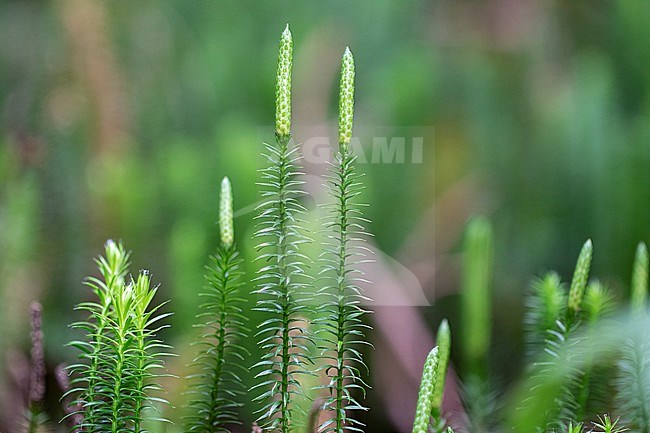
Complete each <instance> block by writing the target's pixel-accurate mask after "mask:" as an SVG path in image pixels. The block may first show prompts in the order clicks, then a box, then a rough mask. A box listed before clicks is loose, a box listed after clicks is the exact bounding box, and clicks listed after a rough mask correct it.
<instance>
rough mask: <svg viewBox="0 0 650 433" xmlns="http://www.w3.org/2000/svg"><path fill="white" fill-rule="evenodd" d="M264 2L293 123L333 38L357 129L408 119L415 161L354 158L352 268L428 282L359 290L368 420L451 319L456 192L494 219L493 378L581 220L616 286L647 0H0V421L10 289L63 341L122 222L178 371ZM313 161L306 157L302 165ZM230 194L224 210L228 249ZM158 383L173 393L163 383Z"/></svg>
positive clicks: (244, 202)
mask: <svg viewBox="0 0 650 433" xmlns="http://www.w3.org/2000/svg"><path fill="white" fill-rule="evenodd" d="M287 22H289V23H290V24H291V29H292V31H293V35H294V42H295V47H296V48H295V57H294V63H295V66H294V125H295V128H296V138H297V139H299V140H300V141H303V142H308V141H309V139H310V138H313V137H315V136H323V135H324V136H328V135H331V136H334V134H335V131H336V103H337V101H336V87H337V83H338V69H339V66H338V65H339V59H340V56H341V54H342V53H343V50H344V48H345V46H346V45H350V46H351V48H352V50H353V52H354V54H355V58H356V64H357V102H356V127H357V131H359V134H360V136H361V142H362V143H363V144H364V145H365V146H366V149H370V148H369V147H367V146H371V144H370V145H369V144H368V143H371V138H372V137H374V136H377V135H384V136H385V135H394V136H403V137H407V143H408V142H409V140H410V138H412V137H414V136H420V137H422V138H423V143H424V148H423V153H422V156H423V158H422V163H415V164H414V163H411V162H409V158H408V157H407V161H406V162H405V163H389V162H385V163H374V164H373V163H368V164H361V165H360V170H361V171H362V172H365V173H366V178H365V179H366V182H367V189H366V191H365V196H364V200H365V201H366V202H368V203H370V206H369V207H368V209H367V216H368V217H369V218H370V219H371V220H372V223H371V224H370V227H369V229H370V231H371V232H373V233H374V234H375V239H374V242H375V243H376V246H377V249H378V250H380V251H382V252H383V253H385V254H386V256H385V257H384V256H382V258H381V259H380V260H378V265H377V268H379V271H378V272H377V273H376V274H375V275H370V277H371V279H372V277H373V276H374V278H375V279H377V280H379V281H376V283H378V284H379V286H382V287H383V286H385V287H386V290H388V291H390V290H392V288H393V286H392V285H393V283H394V282H395V281H397V282H396V283H395V284H396V286H395V290H397V291H399V290H403V289H405V288H404V287H399V282H400V281H401V282H402V286H403V285H405V284H410V283H409V282H416V283H417V284H416V286H417V287H416V288H415V291H418V290H420V287H421V292H422V293H423V294H424V295H425V296H426V298H427V299H428V301H429V302H430V303H431V304H433V306H432V307H423V306H410V305H408V304H409V302H405V303H404V305H401V304H400V305H398V304H399V303H397V302H396V303H395V305H390V304H391V303H390V302H388V303H384V304H385V305H380V306H377V314H376V315H375V316H374V318H373V326H374V327H375V331H374V333H373V334H372V335H371V339H372V341H373V343H374V344H375V346H376V350H375V351H374V352H373V353H372V354H369V355H368V356H369V357H370V358H369V359H370V364H371V367H372V372H373V374H372V377H371V378H370V381H371V383H372V384H373V387H374V388H373V391H371V394H370V396H369V400H368V402H369V405H370V407H371V411H370V412H369V413H368V415H367V419H366V421H367V422H368V423H369V428H368V430H369V431H382V432H390V431H400V432H401V431H406V430H407V427H406V426H407V425H408V423H409V422H410V420H412V412H413V410H414V409H413V408H414V401H415V395H414V393H415V392H416V391H415V390H416V386H417V379H418V377H417V376H418V375H419V369H420V368H421V365H422V363H423V362H424V355H425V354H426V352H427V351H428V350H429V348H430V344H431V342H432V337H431V330H433V329H435V327H437V324H438V321H439V319H440V318H441V317H443V316H446V317H450V319H451V324H452V330H454V332H456V327H457V326H458V324H457V323H458V320H457V316H458V307H457V305H458V302H457V291H458V287H459V284H460V283H459V282H460V278H459V264H460V258H459V254H458V252H459V245H460V240H461V238H462V231H463V227H464V225H465V223H466V221H467V219H468V217H469V216H471V215H472V214H475V213H483V214H485V215H487V216H488V217H489V218H490V219H491V221H492V223H493V225H494V228H495V245H496V256H495V266H496V269H495V283H494V290H495V294H494V304H493V310H494V322H495V324H496V325H495V326H494V329H495V331H494V333H495V335H494V345H493V350H492V352H493V353H492V358H493V362H492V364H493V367H492V370H493V371H492V373H493V374H494V376H495V377H496V378H497V380H498V381H500V382H503V383H508V382H510V381H512V380H513V379H514V378H515V377H516V373H517V371H518V370H517V368H518V367H517V365H518V363H519V360H520V359H521V356H522V347H521V346H522V344H521V329H520V325H519V323H520V318H521V311H522V307H523V301H522V300H523V296H524V294H525V292H526V289H527V285H528V281H529V280H530V278H531V277H532V276H534V275H539V274H541V273H542V272H543V271H545V270H547V269H556V270H558V271H559V272H560V273H561V274H562V275H563V276H564V277H565V278H568V276H569V274H570V272H571V270H572V268H573V266H574V263H575V257H576V256H577V253H578V251H579V248H580V246H581V245H582V242H584V240H585V239H587V238H592V239H593V241H594V245H595V256H594V265H593V271H594V273H595V274H596V275H597V276H599V277H600V278H601V279H602V280H604V281H606V282H607V283H608V284H609V285H610V286H611V287H612V288H613V290H614V291H615V292H617V293H618V294H619V296H624V295H625V294H626V290H627V289H626V286H627V284H628V282H629V274H630V268H631V262H632V257H633V254H634V250H635V246H636V243H637V242H638V241H640V240H646V241H647V240H650V224H649V217H650V178H649V171H648V168H649V167H650V146H649V144H650V73H649V72H648V71H650V3H649V2H647V1H641V0H627V1H621V2H614V1H592V2H563V1H541V2H540V1H534V0H526V1H521V0H489V1H482V2H476V1H469V0H456V1H451V0H449V1H415V0H413V1H408V0H406V1H386V0H375V1H373V2H364V3H361V2H289V1H274V2H228V1H215V0H194V1H189V2H172V1H153V0H147V1H138V2H117V1H105V2H99V1H91V0H57V1H35V0H19V1H7V0H2V1H0V70H1V74H0V104H1V105H0V122H1V123H0V124H1V125H2V126H1V127H2V129H1V130H2V135H1V136H0V317H1V319H0V320H1V322H0V329H2V332H0V368H2V371H3V373H2V375H1V377H2V379H0V428H2V426H4V431H9V432H11V429H10V427H8V426H9V425H10V423H11V422H13V418H12V416H14V414H15V413H16V411H15V409H16V407H17V405H18V404H19V403H20V399H17V398H16V396H17V395H19V396H23V397H24V393H25V389H26V388H25V383H24V378H25V374H26V373H25V371H24V370H25V369H26V366H25V356H26V353H27V351H28V349H29V340H28V313H27V312H28V307H27V306H28V304H29V302H30V301H31V300H32V299H40V300H41V301H42V302H43V304H44V315H45V317H44V319H45V333H46V339H47V341H46V343H47V346H46V353H47V362H48V367H49V369H51V370H53V369H54V367H55V366H56V365H57V364H59V363H61V362H71V361H72V360H73V359H74V353H73V352H71V351H70V350H68V349H67V348H65V347H64V344H65V343H66V342H67V341H69V340H70V339H71V337H72V335H71V333H70V331H69V329H68V328H67V324H68V323H69V322H71V321H72V320H74V319H76V318H78V317H79V316H78V315H77V314H76V313H74V312H73V305H74V304H75V303H77V302H79V301H82V300H85V299H88V296H89V291H88V289H86V288H84V286H83V284H82V281H83V279H84V277H85V276H86V275H89V274H93V273H94V264H93V261H92V257H95V256H96V255H97V254H99V252H100V251H101V247H102V244H103V242H104V241H105V240H106V239H108V238H113V239H122V240H124V242H125V244H126V246H127V247H128V248H129V249H131V250H133V268H134V269H138V268H148V269H150V270H151V271H152V272H153V274H154V278H155V280H156V281H158V282H160V283H161V294H162V295H161V299H160V300H164V299H171V301H172V302H171V304H170V307H169V308H171V309H172V310H174V311H175V313H176V314H175V316H174V317H173V319H172V328H171V329H170V330H168V331H167V332H166V334H165V338H166V339H167V341H169V342H170V343H172V344H173V345H174V346H175V347H176V351H177V352H178V353H179V354H180V355H181V356H179V358H178V359H174V360H172V361H170V368H171V369H172V371H173V373H175V374H177V375H181V376H182V375H183V374H184V365H185V363H186V362H188V361H189V360H191V356H192V353H193V349H190V348H189V341H190V340H191V338H192V336H193V333H194V331H193V330H192V326H191V325H192V323H193V317H194V314H195V312H196V308H197V306H198V299H197V297H196V293H197V291H198V290H200V289H201V287H202V285H203V267H204V265H205V263H207V256H208V254H210V253H211V252H213V251H214V249H215V247H216V245H217V237H218V234H217V231H216V224H215V221H216V219H217V217H216V213H217V203H218V197H217V191H218V185H219V182H220V179H221V177H223V176H224V175H228V176H229V177H230V178H231V180H232V182H233V187H234V193H235V207H236V208H237V209H245V208H247V207H248V206H250V205H254V204H255V203H256V202H257V200H258V199H259V196H258V192H257V187H256V185H255V182H256V181H257V180H258V179H259V176H258V173H257V170H258V169H259V168H261V167H262V166H263V164H264V161H263V159H262V158H261V157H260V152H261V150H262V141H263V140H272V139H273V136H272V125H273V113H274V106H273V104H274V78H275V66H276V55H277V41H278V38H279V35H280V33H281V31H282V29H283V28H284V26H285V23H287ZM377 131H381V132H379V133H378V132H377ZM407 149H408V147H407ZM316 165H317V164H312V165H307V167H306V172H307V173H308V174H309V175H312V176H318V175H320V174H322V173H321V171H322V167H321V168H319V167H317V166H316ZM308 186H309V183H308ZM322 198H323V197H318V195H317V194H316V199H315V200H316V201H322V200H321V199H322ZM253 216H254V214H253V213H250V212H246V211H245V210H244V211H242V212H240V213H239V217H238V218H237V219H236V221H235V224H236V230H237V234H238V244H239V246H240V248H241V250H242V252H243V254H244V256H245V258H246V259H247V261H249V262H250V259H252V257H253V256H254V250H253V246H254V244H253V242H252V240H251V234H252V231H253V228H254V221H253ZM388 257H392V258H393V259H394V260H395V262H394V263H393V262H392V261H390V260H389V259H388ZM389 262H390V263H393V264H392V265H388V264H387V263H389ZM397 263H399V264H400V265H397ZM397 268H399V269H397ZM254 271H255V270H254V267H253V266H250V267H249V268H248V269H247V272H248V276H249V277H252V276H253V275H254ZM405 272H406V273H408V275H410V276H412V277H413V278H411V279H408V278H407V279H404V278H400V275H402V274H403V273H405ZM400 273H401V274H400ZM391 276H392V277H391ZM391 278H392V279H391ZM405 281H406V283H405ZM406 290H407V291H408V290H411V288H408V287H407V288H406ZM413 304H417V302H413ZM391 320H393V321H391ZM394 321H396V322H399V323H398V326H399V327H398V328H394V327H393V325H395V323H394ZM253 323H254V321H253ZM396 329H397V330H396ZM396 332H397V333H398V334H397V336H398V337H399V338H396ZM454 360H455V362H456V364H462V359H460V358H459V357H455V359H454ZM395 363H397V364H395ZM396 366H397V367H396ZM395 371H399V373H397V374H396V373H395ZM395 374H396V375H395ZM51 385H52V386H51V387H50V388H52V390H51V391H49V393H48V395H49V396H50V401H51V404H50V410H51V416H52V418H56V417H57V416H58V415H59V413H58V412H57V411H56V409H55V407H56V399H57V398H58V395H59V392H58V391H57V390H56V385H55V383H54V382H53V380H52V384H51ZM168 389H169V396H168V397H169V398H170V399H171V400H172V401H173V402H174V404H175V405H177V406H182V402H183V397H182V395H181V392H182V391H183V383H182V381H180V380H177V381H170V384H168ZM50 394H51V395H50ZM453 404H454V403H453V402H451V403H450V405H452V406H453ZM171 416H175V415H171ZM247 416H249V415H247ZM247 421H250V417H249V418H248V419H247ZM249 425H250V424H249ZM168 431H174V428H173V427H169V428H168ZM242 431H245V430H242Z"/></svg>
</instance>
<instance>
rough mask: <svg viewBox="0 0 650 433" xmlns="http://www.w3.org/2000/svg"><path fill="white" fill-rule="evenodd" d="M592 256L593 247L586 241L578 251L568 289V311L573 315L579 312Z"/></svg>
mask: <svg viewBox="0 0 650 433" xmlns="http://www.w3.org/2000/svg"><path fill="white" fill-rule="evenodd" d="M592 255H593V245H592V243H591V239H588V240H587V242H585V243H584V245H583V246H582V249H581V250H580V255H579V256H578V262H577V263H576V269H575V271H574V272H573V279H572V280H571V288H570V289H569V300H568V309H569V312H570V313H572V314H574V315H575V314H578V313H579V312H580V308H581V307H580V305H581V304H582V298H583V297H584V294H585V288H586V287H587V280H588V278H589V268H590V267H591V258H592Z"/></svg>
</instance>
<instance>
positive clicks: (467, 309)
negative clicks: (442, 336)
mask: <svg viewBox="0 0 650 433" xmlns="http://www.w3.org/2000/svg"><path fill="white" fill-rule="evenodd" d="M492 239H493V236H492V225H491V224H490V222H489V221H488V220H487V219H486V218H484V217H480V216H479V217H475V218H473V219H472V220H471V221H470V222H469V224H468V226H467V232H466V234H465V242H464V247H463V248H464V251H463V276H462V290H461V292H462V293H461V305H462V313H463V314H462V319H463V327H462V330H463V333H462V339H461V343H462V347H463V352H464V355H465V357H466V359H467V370H468V373H470V374H472V375H477V376H478V377H481V378H484V376H485V375H486V373H487V372H486V365H487V354H488V350H489V348H490V335H491V327H492V320H491V305H492V294H491V285H492V260H493V246H492V245H493V240H492Z"/></svg>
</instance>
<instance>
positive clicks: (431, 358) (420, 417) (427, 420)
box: [413, 346, 439, 433]
mask: <svg viewBox="0 0 650 433" xmlns="http://www.w3.org/2000/svg"><path fill="white" fill-rule="evenodd" d="M438 350H439V349H438V346H436V347H434V348H433V349H432V350H431V352H429V355H427V360H426V361H425V362H424V368H423V370H422V380H421V382H420V392H419V394H418V402H417V406H416V409H415V420H414V422H413V433H427V432H428V431H429V426H430V425H431V412H432V408H433V406H432V403H433V393H434V389H435V386H436V381H437V377H436V373H437V365H438V359H439V358H438Z"/></svg>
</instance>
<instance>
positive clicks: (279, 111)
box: [275, 24, 293, 140]
mask: <svg viewBox="0 0 650 433" xmlns="http://www.w3.org/2000/svg"><path fill="white" fill-rule="evenodd" d="M292 69H293V39H292V38H291V31H290V30H289V24H287V27H286V28H285V29H284V32H282V37H281V38H280V52H279V54H278V73H277V78H276V82H275V134H276V135H277V136H278V137H279V138H280V139H285V140H287V139H288V138H289V137H290V136H291V70H292Z"/></svg>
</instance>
